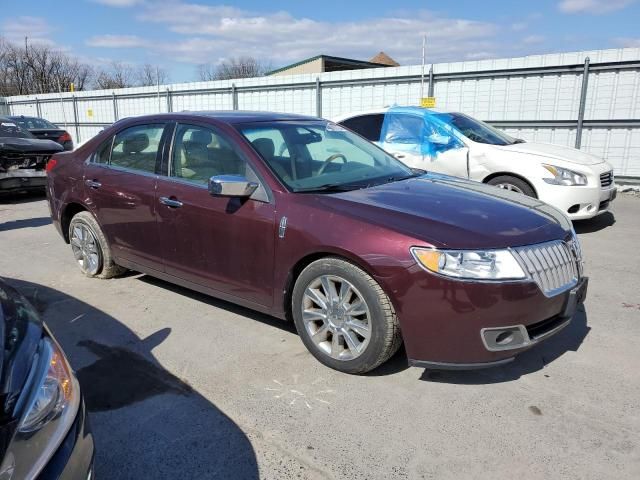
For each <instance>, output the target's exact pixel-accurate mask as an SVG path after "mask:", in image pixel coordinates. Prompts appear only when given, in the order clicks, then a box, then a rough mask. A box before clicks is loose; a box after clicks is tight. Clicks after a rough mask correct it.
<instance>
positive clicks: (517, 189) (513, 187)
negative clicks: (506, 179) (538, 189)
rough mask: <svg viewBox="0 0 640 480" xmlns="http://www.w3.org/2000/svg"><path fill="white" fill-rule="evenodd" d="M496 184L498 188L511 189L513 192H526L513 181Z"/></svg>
mask: <svg viewBox="0 0 640 480" xmlns="http://www.w3.org/2000/svg"><path fill="white" fill-rule="evenodd" d="M495 186H496V187H498V188H502V189H504V190H509V191H511V192H517V193H522V194H524V192H523V191H522V189H521V188H520V187H517V186H516V185H514V184H512V183H496V184H495Z"/></svg>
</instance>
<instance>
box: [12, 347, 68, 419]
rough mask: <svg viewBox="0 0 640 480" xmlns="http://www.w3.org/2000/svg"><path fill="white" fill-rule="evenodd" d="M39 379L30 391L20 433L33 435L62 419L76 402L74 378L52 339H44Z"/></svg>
mask: <svg viewBox="0 0 640 480" xmlns="http://www.w3.org/2000/svg"><path fill="white" fill-rule="evenodd" d="M39 363H40V368H41V370H40V372H41V373H40V378H37V379H36V382H37V383H34V387H33V388H32V389H31V397H30V398H29V399H28V401H27V403H26V405H25V409H24V413H23V414H22V418H21V419H20V423H19V424H18V430H19V431H21V432H33V431H35V430H39V429H40V428H41V427H42V426H43V425H44V424H46V423H47V422H49V421H50V420H52V419H53V418H55V417H57V416H59V415H60V414H61V413H62V411H63V410H64V409H65V408H66V407H67V406H68V405H69V403H70V402H71V400H73V397H74V395H77V392H74V385H73V381H74V379H73V376H72V374H71V368H70V367H69V364H68V363H67V360H66V358H65V357H64V354H63V353H62V352H61V351H60V348H59V347H58V346H57V345H56V344H54V343H53V342H52V341H51V340H50V339H48V338H45V339H43V340H42V349H41V351H40V358H39Z"/></svg>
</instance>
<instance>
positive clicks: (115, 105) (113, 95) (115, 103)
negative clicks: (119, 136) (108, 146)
mask: <svg viewBox="0 0 640 480" xmlns="http://www.w3.org/2000/svg"><path fill="white" fill-rule="evenodd" d="M111 100H112V101H113V121H114V122H117V121H118V100H116V92H111Z"/></svg>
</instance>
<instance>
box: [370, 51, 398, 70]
mask: <svg viewBox="0 0 640 480" xmlns="http://www.w3.org/2000/svg"><path fill="white" fill-rule="evenodd" d="M369 61H370V62H372V63H381V64H383V65H389V66H390V67H398V66H400V64H399V63H398V62H396V61H395V60H394V59H393V58H391V57H390V56H389V55H387V54H386V53H384V52H383V51H380V53H378V54H377V55H376V56H375V57H373V58H372V59H371V60H369Z"/></svg>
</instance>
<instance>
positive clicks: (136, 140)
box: [122, 133, 149, 153]
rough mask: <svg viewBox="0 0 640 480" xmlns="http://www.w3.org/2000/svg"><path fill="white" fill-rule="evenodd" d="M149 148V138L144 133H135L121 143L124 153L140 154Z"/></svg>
mask: <svg viewBox="0 0 640 480" xmlns="http://www.w3.org/2000/svg"><path fill="white" fill-rule="evenodd" d="M148 146H149V136H148V135H147V134H146V133H136V134H135V135H131V136H130V137H127V138H125V139H124V141H123V142H122V151H123V152H124V153H140V152H142V151H143V150H144V149H145V148H147V147H148Z"/></svg>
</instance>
